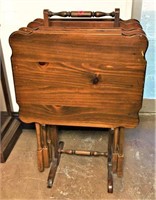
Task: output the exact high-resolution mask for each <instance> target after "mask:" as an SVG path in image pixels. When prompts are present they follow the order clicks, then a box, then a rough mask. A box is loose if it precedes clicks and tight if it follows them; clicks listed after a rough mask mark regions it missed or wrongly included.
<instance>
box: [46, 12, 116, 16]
mask: <svg viewBox="0 0 156 200" xmlns="http://www.w3.org/2000/svg"><path fill="white" fill-rule="evenodd" d="M48 16H49V17H52V16H59V17H105V16H111V17H115V12H110V13H106V12H101V11H96V12H92V11H61V12H51V11H49V13H48Z"/></svg>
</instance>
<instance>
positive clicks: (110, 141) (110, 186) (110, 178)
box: [107, 130, 113, 193]
mask: <svg viewBox="0 0 156 200" xmlns="http://www.w3.org/2000/svg"><path fill="white" fill-rule="evenodd" d="M112 146H113V132H112V130H111V131H110V132H109V135H108V163H107V168H108V178H107V191H108V193H113V175H112Z"/></svg>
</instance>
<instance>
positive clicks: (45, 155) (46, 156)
mask: <svg viewBox="0 0 156 200" xmlns="http://www.w3.org/2000/svg"><path fill="white" fill-rule="evenodd" d="M42 133H43V160H44V167H49V164H50V163H49V152H48V145H47V131H46V125H42Z"/></svg>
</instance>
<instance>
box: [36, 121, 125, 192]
mask: <svg viewBox="0 0 156 200" xmlns="http://www.w3.org/2000/svg"><path fill="white" fill-rule="evenodd" d="M36 133H37V146H38V148H37V155H38V169H39V171H40V172H42V171H44V168H47V167H49V166H50V171H49V175H48V179H47V187H48V188H51V187H52V185H53V182H54V178H55V174H56V171H57V167H58V165H59V162H60V158H61V154H62V153H65V154H69V155H80V156H104V157H107V159H108V162H107V167H108V184H107V189H108V192H109V193H112V192H113V173H116V174H117V175H118V177H122V176H123V161H124V154H123V143H124V128H123V127H118V128H115V129H110V131H109V134H108V152H98V151H85V150H71V149H67V150H65V149H63V146H64V142H62V141H60V142H59V138H58V130H57V127H56V126H52V125H40V124H38V123H36ZM52 150H53V151H52Z"/></svg>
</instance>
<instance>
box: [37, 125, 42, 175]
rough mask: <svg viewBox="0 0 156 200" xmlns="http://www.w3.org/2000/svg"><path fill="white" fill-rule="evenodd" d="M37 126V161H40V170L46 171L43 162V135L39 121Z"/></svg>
mask: <svg viewBox="0 0 156 200" xmlns="http://www.w3.org/2000/svg"><path fill="white" fill-rule="evenodd" d="M35 127H36V136H37V161H38V170H39V171H40V172H42V171H44V164H43V149H42V144H41V141H42V137H41V126H40V124H38V123H35Z"/></svg>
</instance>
